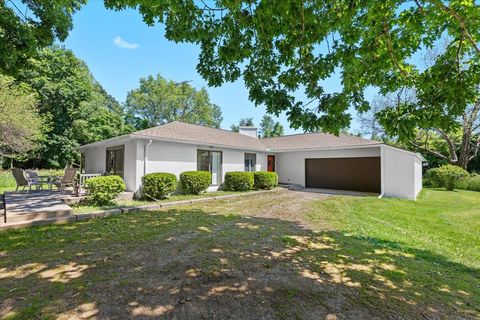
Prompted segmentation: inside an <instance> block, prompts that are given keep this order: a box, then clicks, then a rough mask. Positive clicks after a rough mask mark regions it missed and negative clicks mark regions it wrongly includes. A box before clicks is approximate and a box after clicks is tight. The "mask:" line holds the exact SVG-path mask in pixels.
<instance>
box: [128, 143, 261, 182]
mask: <svg viewBox="0 0 480 320" xmlns="http://www.w3.org/2000/svg"><path fill="white" fill-rule="evenodd" d="M145 143H147V141H144V140H140V141H139V142H138V146H137V150H138V154H139V156H138V157H137V171H140V172H141V174H140V175H139V176H138V175H137V181H136V186H135V190H138V188H139V187H140V184H141V181H140V178H141V177H142V176H143V148H144V147H143V146H144V144H145ZM197 150H209V151H221V152H222V182H223V181H224V179H223V176H224V175H225V173H227V172H230V171H244V169H245V166H244V163H245V159H244V155H245V153H256V154H257V164H256V171H265V170H267V154H266V153H263V152H254V151H245V150H236V149H223V148H210V147H209V146H202V145H193V144H183V143H175V142H164V141H153V142H152V144H151V145H150V146H148V147H147V168H146V172H147V173H152V172H169V173H173V174H175V175H176V176H177V178H178V177H179V176H180V174H181V173H182V172H185V171H195V170H197ZM139 167H140V168H141V170H138V168H139Z"/></svg>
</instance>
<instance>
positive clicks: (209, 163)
mask: <svg viewBox="0 0 480 320" xmlns="http://www.w3.org/2000/svg"><path fill="white" fill-rule="evenodd" d="M197 170H199V171H209V172H210V173H211V174H212V184H213V185H220V184H222V153H221V152H220V151H207V150H197Z"/></svg>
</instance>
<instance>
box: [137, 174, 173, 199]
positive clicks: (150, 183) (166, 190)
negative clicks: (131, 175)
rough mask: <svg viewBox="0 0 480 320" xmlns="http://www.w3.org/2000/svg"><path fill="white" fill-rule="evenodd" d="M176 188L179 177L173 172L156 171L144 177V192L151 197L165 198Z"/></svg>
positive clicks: (147, 196)
mask: <svg viewBox="0 0 480 320" xmlns="http://www.w3.org/2000/svg"><path fill="white" fill-rule="evenodd" d="M176 188H177V177H176V176H175V175H174V174H172V173H167V172H154V173H148V174H146V175H144V176H143V177H142V193H143V195H144V196H145V197H146V198H149V199H153V200H157V199H164V198H166V197H168V196H169V195H170V194H171V193H172V192H173V191H175V189H176Z"/></svg>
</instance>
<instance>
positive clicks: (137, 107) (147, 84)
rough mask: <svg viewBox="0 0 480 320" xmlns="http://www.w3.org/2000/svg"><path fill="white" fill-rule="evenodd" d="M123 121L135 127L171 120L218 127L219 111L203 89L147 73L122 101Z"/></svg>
mask: <svg viewBox="0 0 480 320" xmlns="http://www.w3.org/2000/svg"><path fill="white" fill-rule="evenodd" d="M125 110H126V117H127V121H128V122H129V123H130V124H132V125H133V126H135V128H137V129H139V130H140V129H145V128H150V127H154V126H157V125H159V124H161V123H162V122H164V121H167V122H171V121H175V120H179V121H184V122H188V123H193V124H200V125H205V126H209V127H215V128H218V127H220V124H221V122H222V111H221V110H220V108H219V107H218V106H217V105H216V104H214V103H212V102H211V101H210V97H209V96H208V92H207V90H205V88H202V89H200V90H197V89H195V88H194V87H192V86H191V85H189V84H188V82H187V81H185V82H181V83H177V82H174V81H171V80H170V81H169V80H166V79H165V78H163V77H162V76H161V75H159V74H158V75H157V76H156V77H153V76H148V77H146V78H141V79H140V87H138V88H137V89H134V90H132V91H130V92H129V93H128V95H127V100H126V102H125Z"/></svg>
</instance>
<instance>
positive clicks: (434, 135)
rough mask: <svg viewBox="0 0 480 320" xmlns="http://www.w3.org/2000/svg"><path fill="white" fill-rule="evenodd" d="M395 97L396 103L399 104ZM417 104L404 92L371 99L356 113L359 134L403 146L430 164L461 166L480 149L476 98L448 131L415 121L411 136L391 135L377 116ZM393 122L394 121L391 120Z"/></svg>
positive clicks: (479, 110) (479, 112) (413, 96)
mask: <svg viewBox="0 0 480 320" xmlns="http://www.w3.org/2000/svg"><path fill="white" fill-rule="evenodd" d="M399 100H401V101H402V102H400V105H399V102H398V101H399ZM405 103H407V104H410V105H417V104H418V103H420V101H419V99H417V97H416V94H415V92H413V91H406V92H403V93H402V95H387V96H377V97H375V99H374V100H373V102H372V106H373V107H372V109H371V110H370V111H369V112H366V113H363V114H361V115H360V118H359V119H360V123H361V126H362V133H363V134H368V135H370V136H371V138H372V139H376V140H384V141H388V142H391V143H395V144H399V145H401V146H403V147H406V148H409V149H412V150H417V151H419V152H422V153H423V154H424V155H425V156H426V157H427V159H428V163H429V165H430V166H437V165H439V164H444V163H450V164H454V165H458V166H460V167H462V168H464V169H467V168H468V167H469V163H470V162H471V161H473V160H474V159H475V158H476V157H478V156H479V151H480V97H479V100H477V101H476V102H475V103H473V104H471V105H469V106H468V107H467V108H466V110H465V112H464V113H463V114H462V116H460V117H457V118H456V120H455V121H456V125H455V127H453V128H452V129H450V130H447V129H444V128H443V127H442V126H441V123H439V124H438V126H430V125H429V126H424V125H423V123H417V124H416V126H415V130H414V134H413V135H406V137H409V138H408V139H406V138H402V137H400V136H398V135H395V134H394V132H395V131H392V130H391V128H389V127H385V126H384V125H382V123H380V121H379V119H380V120H382V121H386V120H385V119H384V118H382V114H383V113H386V114H391V113H392V112H394V111H395V110H398V109H399V108H401V107H402V105H403V104H405ZM394 121H395V120H394Z"/></svg>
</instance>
